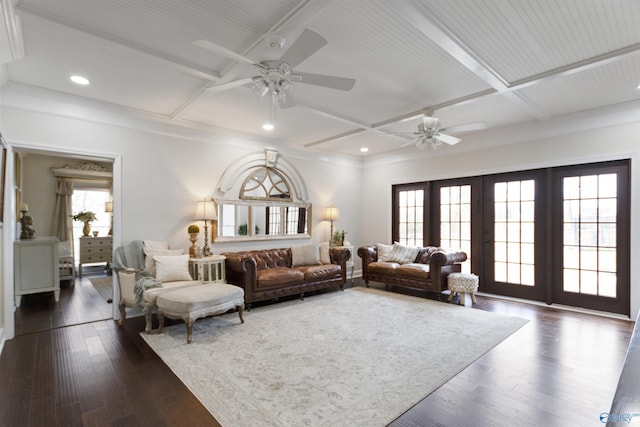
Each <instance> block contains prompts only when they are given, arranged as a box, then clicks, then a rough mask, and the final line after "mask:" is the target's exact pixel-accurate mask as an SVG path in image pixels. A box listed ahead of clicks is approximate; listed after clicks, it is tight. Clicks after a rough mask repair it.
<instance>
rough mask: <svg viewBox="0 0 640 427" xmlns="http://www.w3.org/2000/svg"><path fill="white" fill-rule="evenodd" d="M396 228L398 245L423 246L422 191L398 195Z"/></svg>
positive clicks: (411, 191) (410, 191)
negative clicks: (397, 229) (397, 230)
mask: <svg viewBox="0 0 640 427" xmlns="http://www.w3.org/2000/svg"><path fill="white" fill-rule="evenodd" d="M398 203H399V205H398V226H399V240H400V243H402V244H404V245H410V246H423V245H424V242H423V233H422V230H423V214H422V211H423V209H424V191H423V190H406V191H400V192H399V194H398Z"/></svg>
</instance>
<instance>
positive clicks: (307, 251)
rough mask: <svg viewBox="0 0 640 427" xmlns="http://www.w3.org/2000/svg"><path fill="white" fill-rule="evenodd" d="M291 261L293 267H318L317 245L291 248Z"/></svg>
mask: <svg viewBox="0 0 640 427" xmlns="http://www.w3.org/2000/svg"><path fill="white" fill-rule="evenodd" d="M291 261H292V264H293V266H294V267H300V266H302V265H320V251H319V250H318V245H314V244H311V243H310V244H308V245H297V246H292V247H291Z"/></svg>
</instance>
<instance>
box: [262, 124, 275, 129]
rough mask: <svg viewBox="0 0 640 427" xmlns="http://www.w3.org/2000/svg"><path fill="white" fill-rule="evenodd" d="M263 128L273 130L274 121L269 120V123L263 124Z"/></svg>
mask: <svg viewBox="0 0 640 427" xmlns="http://www.w3.org/2000/svg"><path fill="white" fill-rule="evenodd" d="M262 129H264V130H273V123H269V122H267V123H265V124H263V125H262Z"/></svg>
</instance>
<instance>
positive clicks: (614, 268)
mask: <svg viewBox="0 0 640 427" xmlns="http://www.w3.org/2000/svg"><path fill="white" fill-rule="evenodd" d="M553 188H554V190H555V191H554V201H555V203H554V206H555V207H556V209H555V210H554V224H553V230H554V232H553V239H552V240H553V242H552V244H553V248H554V259H555V260H557V263H556V264H555V267H554V274H553V283H554V286H553V290H552V293H553V295H552V299H553V301H554V302H558V303H561V304H567V305H572V306H579V307H585V308H590V309H595V310H602V311H608V312H614V313H621V314H629V312H630V309H629V297H630V296H629V293H630V291H629V283H630V277H629V269H630V260H629V252H630V248H629V245H630V243H629V212H630V210H629V167H628V163H627V162H611V163H609V164H606V165H584V166H574V167H566V168H559V169H557V170H556V171H555V173H554V184H553Z"/></svg>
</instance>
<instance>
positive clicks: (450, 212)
mask: <svg viewBox="0 0 640 427" xmlns="http://www.w3.org/2000/svg"><path fill="white" fill-rule="evenodd" d="M440 245H441V246H442V247H445V248H448V249H456V250H463V251H465V252H466V253H467V261H465V262H464V263H462V272H463V273H470V272H471V251H470V250H465V249H464V248H469V249H470V248H471V186H470V185H453V186H450V187H441V188H440Z"/></svg>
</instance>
